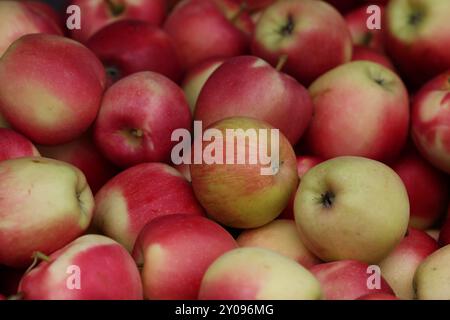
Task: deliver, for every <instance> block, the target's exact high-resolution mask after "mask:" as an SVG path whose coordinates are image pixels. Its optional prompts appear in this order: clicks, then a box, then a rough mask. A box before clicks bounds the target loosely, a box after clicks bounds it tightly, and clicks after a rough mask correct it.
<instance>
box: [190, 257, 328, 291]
mask: <svg viewBox="0 0 450 320" xmlns="http://www.w3.org/2000/svg"><path fill="white" fill-rule="evenodd" d="M321 296H322V294H321V288H320V284H319V282H318V281H317V279H316V278H315V277H314V276H313V275H312V274H311V273H310V272H309V271H308V270H307V269H305V268H304V267H302V266H301V265H300V264H298V263H297V262H295V261H293V260H291V259H289V258H286V257H284V256H282V255H279V254H277V253H275V252H273V251H270V250H266V249H261V248H239V249H235V250H232V251H229V252H227V253H225V254H224V255H222V256H221V257H219V258H218V259H217V260H216V261H214V263H213V264H212V265H211V266H210V267H209V268H208V270H207V271H206V273H205V276H204V277H203V280H202V283H201V287H200V293H199V296H198V298H199V300H273V299H277V300H278V299H282V300H319V299H320V298H321Z"/></svg>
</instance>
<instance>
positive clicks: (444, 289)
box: [414, 245, 450, 300]
mask: <svg viewBox="0 0 450 320" xmlns="http://www.w3.org/2000/svg"><path fill="white" fill-rule="evenodd" d="M449 265H450V245H446V246H445V247H442V248H440V249H439V250H437V251H435V252H434V253H432V254H431V255H429V256H428V257H427V258H426V259H425V260H424V261H423V262H422V263H421V264H420V266H419V268H417V271H416V274H415V275H414V289H415V293H416V298H417V299H419V300H450V281H449V279H450V269H449V267H448V266H449Z"/></svg>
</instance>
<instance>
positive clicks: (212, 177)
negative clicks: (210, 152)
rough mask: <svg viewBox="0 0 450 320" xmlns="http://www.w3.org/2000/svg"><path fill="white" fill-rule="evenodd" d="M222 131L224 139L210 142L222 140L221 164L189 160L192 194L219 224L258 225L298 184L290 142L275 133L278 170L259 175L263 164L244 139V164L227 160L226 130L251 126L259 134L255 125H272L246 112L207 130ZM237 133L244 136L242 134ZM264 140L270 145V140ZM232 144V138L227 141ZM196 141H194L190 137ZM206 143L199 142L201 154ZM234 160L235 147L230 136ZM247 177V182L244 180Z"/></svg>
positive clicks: (276, 211) (273, 214) (277, 209)
mask: <svg viewBox="0 0 450 320" xmlns="http://www.w3.org/2000/svg"><path fill="white" fill-rule="evenodd" d="M212 128H213V129H216V130H219V131H220V132H221V133H222V136H223V139H220V138H217V139H216V140H215V141H216V142H217V141H218V142H219V143H220V144H222V145H223V147H224V150H223V151H222V154H223V156H224V157H223V159H221V160H222V163H223V164H218V163H213V164H207V163H206V162H205V161H202V163H201V164H191V166H190V168H191V177H192V187H193V189H194V192H195V195H196V197H197V199H198V200H199V202H200V203H201V204H202V206H203V207H204V208H205V210H206V211H207V213H208V215H209V216H210V217H211V218H212V219H214V220H216V221H218V222H220V223H221V224H223V225H225V226H228V227H232V228H257V227H260V226H262V225H264V224H266V223H269V222H270V221H272V220H274V219H275V218H276V217H277V216H278V215H279V214H280V213H281V212H282V210H283V209H284V208H285V207H286V205H287V204H288V201H289V198H290V196H291V194H292V193H293V192H295V189H296V187H297V185H298V176H297V168H296V160H295V154H294V151H293V150H292V146H291V145H290V144H289V141H288V140H287V139H286V137H284V136H283V134H282V133H281V132H280V133H279V144H278V146H279V169H278V172H276V173H275V174H273V175H262V174H261V170H262V169H263V168H266V169H267V168H268V166H267V165H263V164H262V163H261V162H260V161H259V158H260V155H259V154H258V153H259V151H258V149H259V147H258V144H256V145H254V144H250V143H249V139H245V141H246V142H245V155H246V161H245V162H246V163H245V164H226V160H225V153H226V145H227V144H230V142H229V141H228V142H227V138H226V133H225V132H226V130H227V129H242V130H241V131H246V130H248V129H253V130H255V131H256V132H257V134H258V135H259V134H261V131H259V130H260V129H265V130H270V129H273V127H271V126H270V125H269V124H267V123H265V122H262V121H259V120H256V119H252V118H245V117H234V118H227V119H225V120H221V121H219V122H217V123H215V124H213V125H212V126H211V127H209V128H208V129H212ZM236 136H237V137H238V138H239V137H241V138H242V137H244V136H243V133H242V132H241V133H236ZM269 140H270V138H269V139H267V149H266V150H269V148H270V144H271V141H269ZM232 143H233V142H232ZM194 144H195V142H194ZM210 144H211V143H205V142H204V143H203V149H202V153H203V151H204V150H205V148H207V147H209V148H210V146H209V145H210ZM234 145H235V147H234V149H235V150H234V159H236V158H237V154H238V152H239V151H240V150H239V149H240V148H238V147H236V145H237V143H236V139H234ZM249 154H256V155H257V156H258V161H257V163H256V164H250V163H249V161H248V158H249V157H248V155H249ZM249 181H251V182H252V183H251V184H249Z"/></svg>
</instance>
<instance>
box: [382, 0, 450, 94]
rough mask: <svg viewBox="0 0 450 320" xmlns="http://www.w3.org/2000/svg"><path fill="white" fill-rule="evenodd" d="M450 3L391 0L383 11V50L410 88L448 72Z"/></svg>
mask: <svg viewBox="0 0 450 320" xmlns="http://www.w3.org/2000/svg"><path fill="white" fill-rule="evenodd" d="M449 15H450V2H449V1H447V0H434V1H429V0H417V1H408V0H392V1H390V2H389V3H388V5H387V7H386V23H385V28H384V29H385V34H386V48H387V50H388V52H389V55H390V56H391V57H392V59H393V60H394V63H395V65H396V66H397V67H398V68H399V69H400V71H401V73H402V74H403V75H404V78H405V79H407V80H408V81H409V82H410V83H411V85H413V86H417V85H420V84H422V83H424V82H425V81H427V80H429V79H431V78H433V77H435V76H437V75H439V74H440V73H442V72H445V71H447V70H448V69H450V51H449V50H448V48H449V46H450V25H449V23H448V21H447V20H448V17H449Z"/></svg>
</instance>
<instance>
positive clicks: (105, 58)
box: [86, 20, 181, 83]
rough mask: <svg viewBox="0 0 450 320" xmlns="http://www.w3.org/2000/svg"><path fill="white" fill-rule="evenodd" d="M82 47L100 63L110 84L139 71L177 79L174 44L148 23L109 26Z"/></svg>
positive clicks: (177, 65)
mask: <svg viewBox="0 0 450 320" xmlns="http://www.w3.org/2000/svg"><path fill="white" fill-rule="evenodd" d="M124 39H126V41H125V42H124ZM86 46H87V47H88V48H89V49H91V50H92V51H93V52H94V53H95V54H96V55H97V57H98V58H99V59H100V60H101V61H102V62H103V64H104V65H105V68H106V71H107V72H108V75H109V80H110V82H111V83H113V82H115V81H117V80H119V79H121V78H123V77H126V76H128V75H130V74H132V73H136V72H141V71H154V72H158V73H161V74H163V75H165V76H166V77H168V78H170V79H172V80H173V81H175V82H177V81H179V80H180V77H181V69H180V64H179V62H178V57H177V53H176V48H175V44H174V43H173V41H172V39H171V38H170V37H169V36H168V35H167V33H165V32H164V31H163V30H161V29H159V28H158V27H155V26H153V25H152V24H151V23H149V22H145V21H139V20H120V21H117V22H114V23H111V24H109V25H107V26H106V27H104V28H102V29H100V30H99V31H97V32H96V33H95V34H94V35H93V36H92V37H91V38H89V40H88V41H87V43H86Z"/></svg>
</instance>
